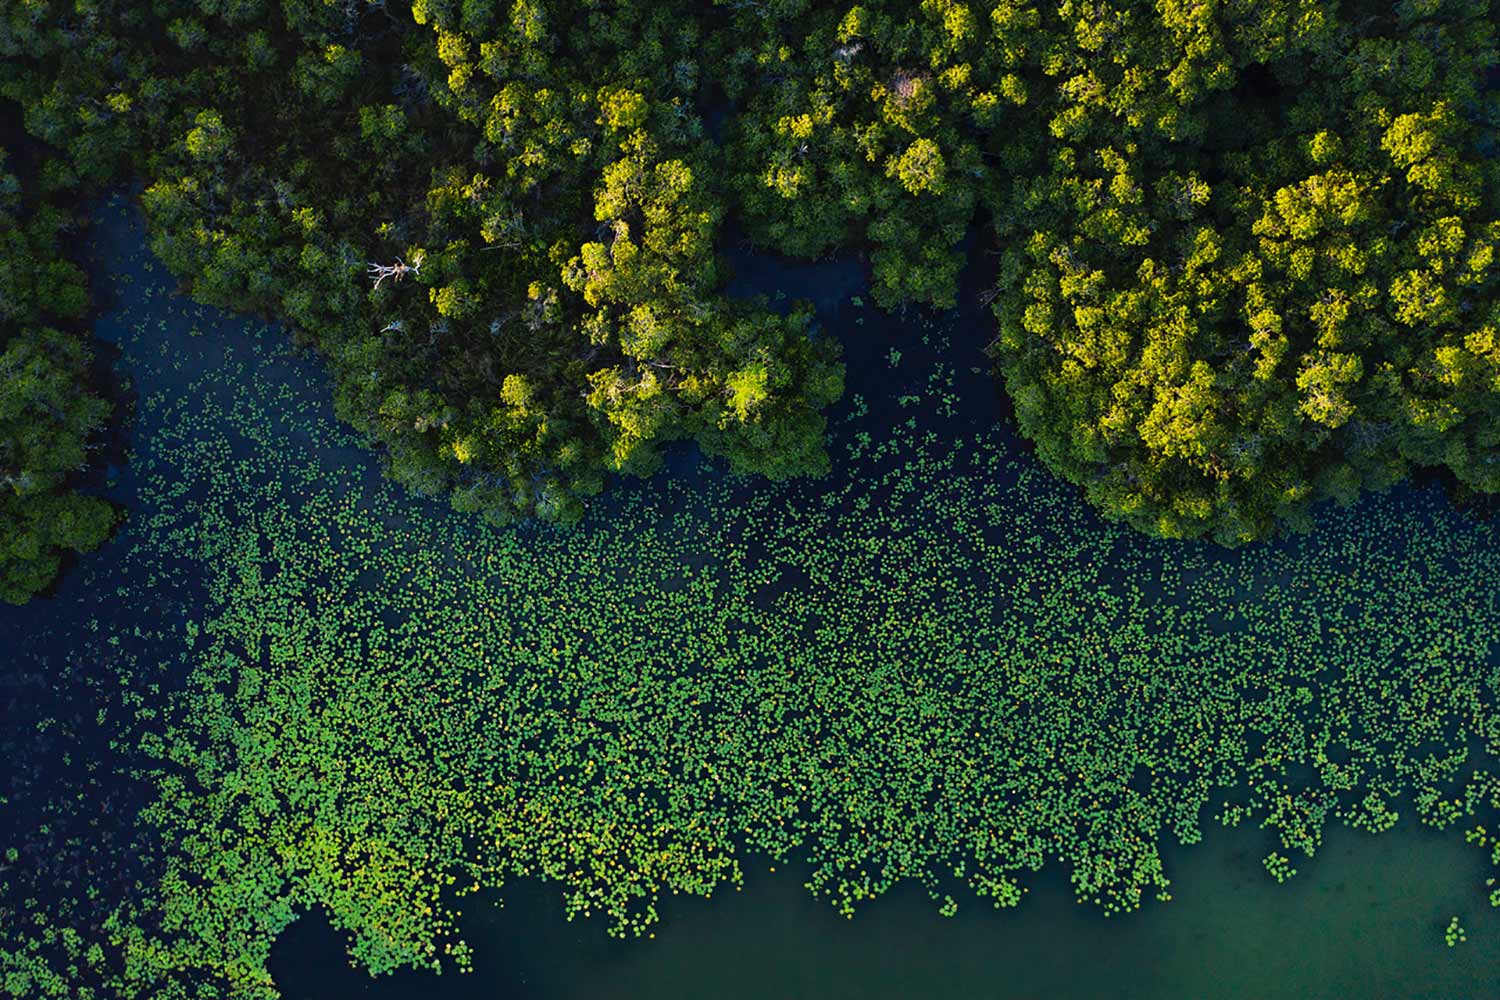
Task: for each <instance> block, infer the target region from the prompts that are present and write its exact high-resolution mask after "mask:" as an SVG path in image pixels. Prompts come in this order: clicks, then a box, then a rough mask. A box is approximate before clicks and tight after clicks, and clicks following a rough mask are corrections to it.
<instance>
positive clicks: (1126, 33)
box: [0, 0, 1500, 544]
mask: <svg viewBox="0 0 1500 1000" xmlns="http://www.w3.org/2000/svg"><path fill="white" fill-rule="evenodd" d="M1494 24H1495V9H1494V6H1493V3H1492V0H1405V2H1402V3H1397V4H1386V3H1362V2H1360V3H1356V2H1346V3H1337V2H1334V0H1305V2H1301V0H1299V2H1292V0H1277V2H1272V3H1266V2H1255V3H1251V2H1249V0H1211V2H1197V0H1195V2H1191V3H1189V2H1177V0H1171V2H1163V3H1158V2H1155V0H1113V2H1103V3H1088V4H1080V3H1074V2H1071V0H1069V2H1063V3H1053V4H1046V3H1044V4H1035V3H1029V2H1027V0H990V2H986V3H983V4H980V3H973V4H970V3H963V2H959V0H920V2H919V0H871V2H869V3H861V4H852V5H844V6H828V5H821V4H813V3H810V2H807V0H778V2H774V3H760V2H756V3H745V2H733V3H730V2H720V3H717V4H715V5H712V6H705V5H702V4H691V3H685V2H669V3H651V4H619V5H608V6H601V5H598V4H595V3H590V2H583V0H556V2H544V0H524V2H521V3H519V4H511V5H504V4H494V3H489V2H477V0H476V2H466V3H457V2H448V0H422V2H417V3H413V4H412V5H411V7H410V8H409V9H407V8H404V7H401V6H400V5H399V4H394V3H390V4H388V3H384V2H381V3H375V2H369V0H347V2H342V3H324V2H321V0H295V2H287V3H281V4H268V3H262V2H258V0H246V2H244V3H236V4H228V5H226V4H219V3H207V2H191V0H161V2H158V3H154V4H151V5H142V4H139V3H130V2H126V0H104V2H99V3H95V2H89V3H87V4H84V3H82V2H75V0H51V2H42V0H35V2H31V3H26V4H19V5H12V6H11V7H10V8H9V9H8V10H7V12H6V15H5V19H4V20H3V21H0V53H3V54H5V55H6V56H7V60H6V65H5V68H4V69H3V71H0V93H3V94H4V95H5V96H7V97H9V98H11V99H13V100H16V101H18V102H20V103H21V104H23V105H24V106H25V108H26V126H27V128H28V129H29V130H30V131H31V133H32V134H33V135H35V136H37V137H38V138H40V139H43V140H45V141H46V142H48V143H50V144H51V145H52V146H53V147H55V148H57V149H58V150H60V151H62V153H63V154H64V155H63V156H61V157H59V158H54V159H52V160H50V161H49V162H48V164H47V165H46V168H45V169H44V170H43V171H42V172H41V173H42V183H43V185H44V186H46V187H48V188H64V187H68V186H70V185H73V184H76V183H79V182H93V181H101V180H104V179H107V178H110V177H117V176H123V175H125V174H135V175H138V176H143V177H144V178H145V179H146V181H147V183H148V187H147V189H146V194H145V204H146V206H147V209H148V212H149V214H150V217H151V220H152V224H153V234H152V241H153V246H154V248H155V249H156V251H157V252H158V253H159V254H160V255H161V256H162V257H163V259H164V260H165V261H166V262H167V263H168V265H169V266H170V267H171V268H172V269H173V271H174V272H175V273H177V274H178V275H179V276H181V277H182V278H184V279H185V280H186V281H187V283H188V285H189V287H190V289H191V291H192V294H193V295H194V296H195V297H196V298H197V299H198V300H199V301H201V302H205V303H212V304H217V305H224V306H231V307H233V308H236V309H240V310H252V311H255V312H258V313H262V314H266V315H274V316H277V317H280V318H284V319H286V320H288V321H289V322H290V324H291V325H292V326H293V328H294V331H295V333H296V335H297V336H299V337H301V338H303V339H304V340H306V341H308V342H310V343H313V344H315V345H316V346H317V347H318V349H319V350H320V351H321V352H322V353H323V354H324V356H325V357H326V358H327V359H328V362H329V364H330V367H331V369H332V372H333V375H334V381H335V395H336V398H337V400H338V404H339V412H340V414H341V415H342V416H343V417H344V418H345V419H346V420H348V421H350V422H351V423H352V424H353V425H354V426H355V427H357V428H359V429H360V430H361V431H363V432H364V433H365V434H366V435H367V436H368V437H369V438H371V439H372V440H374V441H376V442H379V443H380V444H382V445H383V446H384V452H385V454H386V455H387V457H388V459H389V466H390V469H391V472H392V474H393V475H394V476H395V477H396V478H398V479H399V480H401V481H402V482H404V483H406V484H407V485H409V486H411V487H412V488H414V489H416V490H418V491H421V492H430V493H441V492H451V493H452V495H453V497H454V501H455V503H456V504H457V505H458V506H459V507H461V508H463V509H465V510H479V511H484V512H485V513H486V514H487V515H488V516H489V517H490V518H491V519H492V520H497V521H507V520H509V519H511V518H513V517H515V516H527V515H533V514H536V515H540V516H542V517H544V518H549V519H555V520H572V519H574V518H576V517H577V516H578V515H579V514H580V513H581V511H582V506H583V502H584V501H585V500H586V499H587V498H588V497H590V496H591V495H593V494H595V493H597V492H598V491H599V490H600V489H602V488H603V485H604V482H605V477H606V476H607V475H608V474H609V473H630V474H646V473H649V472H650V471H651V470H653V469H654V468H656V467H657V465H658V463H659V461H660V456H661V447H662V445H663V444H665V443H667V442H670V441H673V440H677V439H683V438H694V439H696V440H698V441H699V442H700V443H701V444H702V445H703V447H704V448H705V449H706V450H707V451H709V452H711V453H714V454H721V455H726V456H729V457H730V459H731V462H732V464H733V466H734V468H735V469H737V470H741V471H750V472H767V473H770V474H773V475H790V474H797V473H804V472H816V471H818V470H820V469H822V468H824V467H825V466H826V458H825V457H824V456H823V455H822V448H821V444H820V437H821V434H822V425H821V423H820V419H821V418H820V417H819V416H818V413H819V411H820V409H821V408H822V407H823V406H825V405H826V403H827V401H828V400H829V399H832V398H834V397H836V395H837V383H838V377H837V371H836V369H837V361H836V359H835V357H834V355H833V352H832V350H831V347H832V345H830V344H827V343H820V342H819V341H817V340H816V339H814V338H809V337H808V336H806V335H805V330H806V324H805V323H802V322H798V323H795V324H793V325H790V326H789V325H786V324H783V323H777V322H776V321H774V320H773V319H772V318H771V317H770V315H769V313H768V312H767V311H766V310H765V309H764V308H763V307H761V306H757V305H754V304H750V303H744V302H730V301H728V300H726V299H725V297H724V296H723V294H722V287H723V280H724V277H725V275H724V274H723V272H722V268H721V267H720V266H719V263H718V261H717V259H716V256H715V252H714V244H715V241H716V239H717V237H718V234H719V231H720V228H721V223H722V221H723V218H724V215H725V211H726V208H727V207H731V206H732V207H734V208H735V209H737V210H738V212H739V214H740V215H741V216H742V219H743V222H744V223H745V225H746V229H747V232H748V235H749V236H750V238H751V240H752V242H755V243H758V244H760V245H763V246H768V247H771V248H774V249H777V250H780V251H784V252H786V253H790V254H796V255H801V256H816V255H821V254H826V253H837V252H841V251H846V250H849V249H859V250H861V251H863V252H864V253H865V254H867V256H868V260H869V263H870V267H871V272H872V279H873V280H872V291H873V295H874V297H875V299H876V301H877V302H878V303H880V304H881V305H882V306H885V307H887V308H892V307H896V306H900V305H903V304H905V303H911V302H917V303H926V304H930V305H933V306H938V307H946V306H949V305H952V304H953V303H954V302H955V299H956V295H957V283H958V282H957V279H958V274H959V269H960V264H961V255H960V253H959V251H958V249H957V248H958V246H959V244H960V242H961V241H962V239H963V237H964V235H965V233H966V232H967V231H968V230H969V229H970V228H971V227H972V226H973V224H974V222H975V220H976V216H977V214H978V210H979V209H980V208H981V207H982V208H983V209H985V211H986V212H987V213H989V214H990V215H991V216H992V217H993V220H994V224H995V232H996V234H997V236H998V241H999V248H998V249H999V258H1000V259H999V272H998V278H997V280H996V283H995V285H994V288H993V290H992V292H991V293H990V294H992V295H993V298H994V308H995V313H996V316H997V318H998V320H999V326H1000V331H999V336H998V338H997V339H995V341H994V344H993V349H994V354H995V358H996V360H997V362H998V368H999V371H1000V373H1001V374H1002V375H1003V377H1004V379H1005V382H1006V385H1007V387H1008V388H1009V390H1010V393H1011V396H1012V397H1013V399H1014V401H1015V409H1016V414H1017V417H1018V419H1019V421H1020V424H1021V427H1022V429H1023V430H1024V431H1025V433H1026V434H1027V435H1028V436H1030V437H1032V438H1033V439H1034V440H1035V441H1036V442H1037V446H1038V450H1039V453H1040V454H1041V455H1042V457H1043V459H1044V460H1045V461H1046V462H1047V464H1048V465H1049V466H1050V467H1051V468H1052V469H1054V470H1055V471H1057V472H1058V473H1060V474H1061V475H1063V476H1065V477H1066V478H1068V479H1070V480H1072V481H1073V482H1076V483H1078V484H1080V485H1082V486H1083V488H1084V489H1085V491H1086V493H1087V495H1088V496H1089V498H1090V499H1091V500H1092V501H1093V502H1094V503H1095V504H1096V505H1098V506H1099V507H1100V508H1101V509H1102V510H1103V511H1104V512H1105V513H1106V514H1108V515H1109V516H1111V517H1114V518H1118V519H1122V520H1125V521H1127V522H1129V523H1131V524H1132V525H1135V526H1136V527H1139V528H1142V529H1144V530H1147V531H1149V532H1152V533H1154V534H1159V535H1166V536H1171V537H1192V538H1197V537H1209V538H1213V539H1216V540H1218V541H1220V542H1224V543H1226V544H1237V543H1240V542H1244V541H1248V540H1251V539H1255V538H1259V537H1262V536H1265V535H1267V534H1269V533H1271V532H1272V531H1274V530H1275V529H1276V527H1277V526H1278V525H1280V524H1282V523H1288V522H1289V523H1291V524H1294V525H1301V524H1305V523H1307V520H1308V511H1309V509H1310V507H1311V505H1312V504H1314V503H1316V502H1317V501H1319V500H1321V499H1325V498H1333V499H1336V500H1340V501H1347V500H1349V499H1351V498H1352V497H1354V496H1356V495H1357V494H1358V493H1359V492H1360V491H1361V490H1363V489H1369V488H1375V489H1379V488H1382V487H1384V486H1387V485H1389V484H1390V483H1392V482H1395V481H1397V480H1399V479H1401V478H1402V477H1403V476H1405V475H1406V474H1407V473H1408V472H1409V471H1410V470H1411V469H1412V468H1414V467H1429V466H1436V467H1440V468H1443V469H1445V470H1447V471H1448V472H1451V474H1452V476H1453V477H1454V478H1455V479H1456V480H1457V481H1458V482H1459V483H1460V484H1461V485H1462V487H1463V488H1464V489H1467V490H1471V491H1477V492H1481V493H1492V492H1495V491H1496V490H1497V488H1500V429H1497V417H1500V412H1497V409H1496V407H1497V405H1500V404H1497V402H1496V400H1497V399H1500V396H1497V390H1496V388H1495V387H1496V385H1497V384H1500V382H1497V378H1500V371H1497V366H1500V361H1497V358H1500V346H1497V344H1500V339H1497V338H1500V333H1497V327H1500V320H1497V317H1496V301H1497V300H1496V296H1495V288H1496V277H1495V275H1496V269H1497V267H1500V264H1497V263H1496V253H1497V250H1496V243H1497V238H1500V229H1497V225H1500V223H1497V219H1496V214H1495V211H1494V206H1495V204H1496V201H1497V198H1500V182H1497V170H1500V167H1497V166H1496V161H1495V160H1493V159H1485V158H1484V157H1483V156H1481V155H1480V153H1479V149H1478V146H1479V140H1480V138H1481V136H1482V135H1483V133H1484V131H1485V130H1486V129H1492V128H1493V127H1494V126H1495V125H1496V124H1497V122H1500V115H1497V114H1496V111H1495V103H1494V99H1493V96H1492V95H1487V94H1485V93H1482V92H1481V91H1480V89H1479V88H1480V84H1481V81H1482V79H1483V77H1484V74H1485V72H1486V70H1487V69H1489V68H1490V67H1492V66H1493V65H1495V61H1496V56H1495V28H1494ZM720 119H724V120H723V121H722V123H721V122H720ZM706 121H709V122H714V123H715V125H714V128H713V129H710V128H709V127H708V126H707V125H706V124H705V122H706ZM711 132H712V133H713V134H712V135H711V134H710V133H711ZM507 387H509V388H507Z"/></svg>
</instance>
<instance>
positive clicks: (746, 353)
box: [0, 0, 841, 522]
mask: <svg viewBox="0 0 1500 1000" xmlns="http://www.w3.org/2000/svg"><path fill="white" fill-rule="evenodd" d="M72 6H73V5H72V4H71V3H66V2H60V0H59V2H54V3H52V4H50V5H39V8H38V10H37V16H35V17H32V18H24V17H22V16H21V14H20V13H19V12H17V13H16V14H15V15H14V17H13V20H14V23H13V24H12V26H11V29H10V30H11V35H10V38H9V41H8V44H7V43H6V42H5V41H4V38H3V36H0V50H5V51H9V52H11V53H15V54H17V55H18V56H20V57H21V58H17V59H16V60H15V61H14V64H13V65H12V66H11V67H9V69H8V70H7V72H6V76H4V77H0V84H3V87H4V92H5V93H6V94H8V95H9V96H12V97H13V98H15V99H16V100H19V101H22V102H23V103H25V104H26V105H27V106H28V107H30V108H33V109H37V110H34V111H33V112H31V113H30V114H29V117H28V125H29V127H30V128H31V129H32V131H33V132H34V133H35V134H37V135H38V136H40V137H42V138H45V139H47V140H48V141H49V142H51V143H53V144H54V145H56V146H59V147H61V148H63V149H65V150H67V151H68V152H69V154H70V159H71V161H72V172H73V174H75V175H77V176H80V177H83V176H88V177H93V176H95V175H96V174H102V173H107V168H106V167H105V166H103V165H99V164H98V162H97V161H98V158H97V156H96V155H95V154H94V153H93V152H92V151H93V150H95V149H101V148H106V147H107V148H111V149H119V150H121V151H122V152H123V153H124V154H125V156H126V162H124V163H123V164H120V165H119V167H120V169H122V170H126V171H130V172H134V173H136V174H139V175H143V176H144V177H145V178H146V181H147V187H146V190H145V194H144V203H145V206H146V209H147V212H148V215H149V217H150V220H151V223H152V247H153V249H154V250H155V251H156V252H157V253H158V255H160V256H161V258H162V259H163V260H164V261H165V262H166V263H167V265H168V266H169V267H170V268H171V269H172V270H173V271H174V272H175V273H176V274H178V275H180V276H181V277H182V278H183V279H185V280H186V281H187V283H188V286H189V288H190V291H191V293H192V295H193V297H194V298H196V299H197V300H198V301H200V302H204V303H211V304H214V305H220V306H227V307H232V308H235V309H239V310H251V311H255V312H259V313H264V314H270V315H275V316H278V317H284V318H286V319H287V320H289V321H290V323H291V325H292V326H293V328H294V331H295V333H296V335H297V336H299V337H301V338H303V339H305V340H306V341H309V342H311V343H312V344H314V345H315V346H316V347H317V348H318V349H319V350H320V351H321V352H322V353H323V354H324V355H325V356H326V357H327V359H328V361H329V364H330V367H331V369H332V372H333V375H334V381H335V398H336V400H337V402H338V406H339V413H340V415H341V416H343V417H344V418H345V419H347V420H348V421H350V422H351V423H352V424H353V425H354V426H355V427H357V428H359V429H360V430H361V431H363V432H364V433H366V434H367V435H368V436H369V437H370V438H372V439H373V440H375V441H377V442H379V443H381V444H382V445H384V450H385V454H386V455H387V456H388V458H389V466H390V470H391V473H392V474H393V475H394V476H395V477H396V478H397V479H399V480H400V481H402V482H403V483H405V484H407V485H408V486H410V487H412V488H413V489H416V490H418V491H420V492H424V493H440V492H451V493H452V496H453V500H454V503H455V505H457V506H458V507H460V508H461V509H465V510H477V511H483V512H484V513H485V514H486V515H487V516H488V517H489V518H490V519H492V520H496V521H501V522H503V521H507V520H510V519H511V518H512V517H515V516H518V515H519V516H529V515H533V514H534V515H539V516H541V517H543V518H545V519H552V520H562V521H570V520H573V519H576V518H577V517H578V516H579V514H580V513H581V511H582V501H583V500H584V499H585V498H587V497H589V496H590V495H593V494H595V493H597V492H598V491H599V490H600V489H601V488H602V486H603V483H604V477H605V475H606V474H607V473H610V472H617V473H632V474H646V473H649V472H651V471H653V470H654V469H655V468H656V467H657V465H658V463H659V461H660V448H661V446H662V445H663V444H664V443H666V442H670V441H672V440H674V439H680V438H688V437H691V438H696V439H698V440H699V441H700V442H701V443H702V445H703V447H704V448H705V450H707V451H709V452H710V453H713V454H721V455H725V456H727V457H728V458H729V460H730V463H731V465H732V467H733V468H734V469H735V470H737V471H743V472H754V473H762V472H763V473H766V474H769V475H773V476H784V475H795V474H800V473H806V472H816V471H820V470H822V469H825V468H826V467H827V458H826V456H825V455H824V453H823V446H822V432H823V418H822V416H821V415H820V411H821V409H822V408H823V407H824V406H826V405H827V403H828V402H830V401H831V400H832V399H834V398H836V397H837V396H838V394H839V391H840V389H839V386H840V377H841V376H840V367H839V364H838V362H837V358H836V350H835V348H836V345H835V344H833V343H832V342H831V341H827V340H822V341H816V340H812V339H810V338H809V337H808V335H807V333H808V323H807V322H806V320H805V318H802V319H798V320H795V321H787V320H780V319H777V318H776V317H775V316H774V315H773V314H772V313H771V312H770V311H769V310H768V309H766V308H765V307H763V306H760V305H756V304H753V303H745V302H734V301H730V300H727V299H726V298H725V297H724V296H723V295H722V293H721V291H720V289H721V286H722V284H723V281H724V277H725V275H724V274H723V273H722V269H721V268H720V266H719V264H718V262H717V260H716V257H715V249H714V244H715V238H716V234H717V232H718V229H719V226H720V223H721V220H722V216H723V212H724V209H723V207H722V203H721V202H722V200H721V199H720V198H719V197H717V193H716V192H717V188H718V181H717V173H718V166H717V160H718V156H717V150H716V148H715V147H713V146H712V144H710V143H708V142H707V141H706V139H705V137H704V133H703V128H702V126H701V123H700V119H699V116H698V114H697V111H696V110H695V109H696V102H697V100H698V97H699V90H700V81H699V74H698V71H697V67H696V62H695V60H696V59H697V58H698V57H699V56H701V54H702V49H703V46H704V45H705V44H706V43H707V40H706V38H705V35H704V28H703V25H702V23H701V18H699V17H695V16H692V15H691V13H690V12H691V11H694V10H697V8H696V7H695V6H694V5H678V6H676V7H675V8H674V7H673V6H671V5H651V6H649V7H633V6H625V7H621V8H618V9H612V10H608V11H606V10H604V9H601V8H599V7H598V6H597V5H595V4H591V3H578V4H572V3H558V4H548V5H541V4H537V5H534V6H532V5H526V4H523V5H521V6H520V7H516V8H515V9H511V8H510V7H506V8H505V10H503V11H502V10H500V9H498V8H495V9H491V7H490V5H488V4H481V3H467V4H463V5H457V4H448V3H418V4H415V5H414V6H413V7H412V9H411V10H410V11H409V12H407V11H402V10H398V9H397V8H396V7H395V6H390V7H387V6H386V5H385V4H369V3H364V2H362V0H355V2H350V3H343V4H326V3H321V2H312V0H303V2H297V3H287V4H277V5H265V4H259V3H247V4H242V5H231V6H228V7H226V6H224V5H219V4H212V5H210V4H195V3H187V2H176V3H174V2H165V3H158V4H155V5H151V6H150V7H144V8H143V7H142V5H139V4H135V3H127V2H124V0H119V2H115V3H103V4H91V5H90V10H91V11H92V12H93V13H92V14H91V15H90V18H89V20H90V24H91V27H92V32H91V34H92V35H93V36H94V37H93V39H92V41H91V42H90V43H89V45H88V46H84V47H82V48H80V47H79V46H77V45H76V44H75V42H76V38H75V37H74V33H75V31H76V29H75V28H74V27H72V26H71V24H68V25H64V23H63V21H62V20H61V19H60V18H57V17H56V15H58V14H60V13H61V12H62V11H63V10H65V9H67V8H70V7H72ZM44 12H45V13H46V14H50V15H52V16H50V17H49V16H43V14H44ZM23 22H24V23H23ZM49 22H51V24H50V25H49ZM250 25H254V27H255V30H253V31H250V30H246V28H247V26H250ZM564 31H566V33H567V37H568V45H567V46H566V47H564V46H562V45H561V44H560V42H561V40H562V37H563V35H562V33H563V32H564ZM106 54H107V55H109V56H110V58H108V59H104V58H101V56H103V55H106ZM80 106H82V107H86V108H88V109H90V111H89V113H88V114H83V115H68V114H64V113H62V109H64V108H68V107H80Z"/></svg>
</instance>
